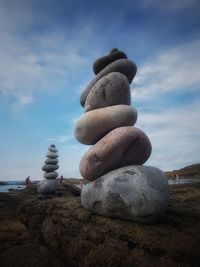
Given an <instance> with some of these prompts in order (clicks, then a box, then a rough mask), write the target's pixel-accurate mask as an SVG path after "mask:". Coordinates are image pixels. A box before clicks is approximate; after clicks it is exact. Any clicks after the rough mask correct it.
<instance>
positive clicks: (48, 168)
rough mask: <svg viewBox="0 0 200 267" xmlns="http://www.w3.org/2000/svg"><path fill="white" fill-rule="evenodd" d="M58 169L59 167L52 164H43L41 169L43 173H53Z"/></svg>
mask: <svg viewBox="0 0 200 267" xmlns="http://www.w3.org/2000/svg"><path fill="white" fill-rule="evenodd" d="M58 168H59V165H56V164H55V165H53V164H45V165H44V166H43V167H42V170H43V171H45V172H52V171H55V170H57V169H58Z"/></svg>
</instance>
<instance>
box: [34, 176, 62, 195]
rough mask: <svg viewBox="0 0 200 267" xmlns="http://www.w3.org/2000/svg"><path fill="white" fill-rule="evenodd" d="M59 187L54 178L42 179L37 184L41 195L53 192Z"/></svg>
mask: <svg viewBox="0 0 200 267" xmlns="http://www.w3.org/2000/svg"><path fill="white" fill-rule="evenodd" d="M58 189H59V182H58V180H56V179H53V180H42V181H40V182H39V184H38V192H39V193H40V194H43V195H48V194H54V193H55V192H56V191H57V190H58Z"/></svg>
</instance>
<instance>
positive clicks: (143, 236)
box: [0, 183, 200, 267]
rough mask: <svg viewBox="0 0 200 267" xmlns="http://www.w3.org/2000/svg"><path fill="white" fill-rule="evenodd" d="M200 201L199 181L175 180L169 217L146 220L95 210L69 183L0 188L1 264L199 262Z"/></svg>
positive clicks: (65, 266)
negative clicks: (41, 195)
mask: <svg viewBox="0 0 200 267" xmlns="http://www.w3.org/2000/svg"><path fill="white" fill-rule="evenodd" d="M199 203H200V183H196V184H187V185H186V184H180V185H179V184H176V185H172V186H170V202H169V206H168V208H167V211H166V213H165V214H164V216H163V217H162V218H161V219H160V220H159V221H158V222H157V223H155V224H150V225H144V224H136V223H133V222H129V221H124V220H119V219H110V218H106V217H102V216H98V215H95V214H92V213H91V212H89V211H86V210H84V209H83V208H82V206H81V202H80V196H75V195H74V194H72V192H70V191H69V190H67V189H66V188H64V187H63V188H62V197H54V198H52V199H43V200H40V199H38V194H37V191H36V188H35V187H33V188H27V189H24V190H22V191H18V190H12V191H11V192H9V193H0V206H1V209H0V243H1V250H0V266H1V267H9V266H16V267H20V266H29V267H35V266H40V267H46V266H54V267H68V266H69V267H71V266H74V267H75V266H77V267H79V266H85V267H87V266H88V267H92V266H102V267H103V266H107V265H106V264H107V263H108V262H109V266H119V267H120V266H121V267H127V266H128V267H132V266H136V267H145V266H153V267H154V266H155V267H160V266H162V267H163V266H164V267H165V266H166V267H168V266H169V267H175V266H185V267H186V266H187V267H188V266H191V267H192V266H199V265H200V247H199V240H200V207H199ZM22 255H23V257H22Z"/></svg>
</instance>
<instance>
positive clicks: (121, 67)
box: [80, 59, 137, 107]
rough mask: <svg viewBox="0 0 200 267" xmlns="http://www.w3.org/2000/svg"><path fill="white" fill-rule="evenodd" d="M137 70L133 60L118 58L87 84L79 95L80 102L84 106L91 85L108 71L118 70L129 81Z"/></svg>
mask: <svg viewBox="0 0 200 267" xmlns="http://www.w3.org/2000/svg"><path fill="white" fill-rule="evenodd" d="M136 71H137V67H136V65H135V63H134V62H133V61H130V60H129V59H118V60H116V61H114V62H112V63H111V64H109V65H108V66H106V67H105V68H104V69H103V70H102V71H100V72H99V73H98V74H97V75H96V76H95V77H94V79H93V80H92V81H91V82H90V83H89V84H88V86H87V87H86V89H85V90H84V91H83V92H82V94H81V97H80V103H81V105H82V106H83V107H84V105H85V101H86V98H87V96H88V94H89V92H90V91H91V89H92V88H93V86H94V85H95V84H96V82H98V80H99V79H101V78H102V77H103V76H105V75H107V74H108V73H110V72H120V73H122V74H124V75H125V76H126V77H127V78H128V81H129V83H131V82H132V80H133V78H134V76H135V74H136Z"/></svg>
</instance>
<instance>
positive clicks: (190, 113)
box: [136, 101, 200, 170]
mask: <svg viewBox="0 0 200 267" xmlns="http://www.w3.org/2000/svg"><path fill="white" fill-rule="evenodd" d="M199 110H200V101H196V102H194V103H192V104H189V105H185V106H182V107H179V108H176V107H172V108H168V109H165V110H164V109H163V110H160V111H159V112H158V111H156V112H153V111H152V112H148V113H147V112H140V113H139V118H138V122H137V125H136V127H138V128H140V129H142V130H143V131H144V132H145V133H147V135H148V136H149V138H150V140H151V143H152V147H153V153H152V155H151V157H150V159H149V161H148V162H147V165H153V166H157V167H160V168H161V169H164V170H170V169H176V168H181V167H184V166H186V165H189V164H191V163H197V162H199V161H200V157H199V151H200V142H199V140H200V124H199V121H200V113H199Z"/></svg>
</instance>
